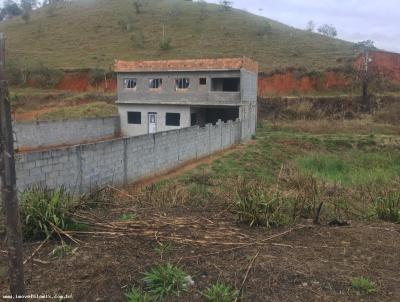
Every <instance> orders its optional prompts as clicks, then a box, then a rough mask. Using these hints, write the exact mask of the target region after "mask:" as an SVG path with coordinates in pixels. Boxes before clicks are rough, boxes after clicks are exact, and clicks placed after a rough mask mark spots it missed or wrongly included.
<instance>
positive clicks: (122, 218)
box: [118, 213, 138, 222]
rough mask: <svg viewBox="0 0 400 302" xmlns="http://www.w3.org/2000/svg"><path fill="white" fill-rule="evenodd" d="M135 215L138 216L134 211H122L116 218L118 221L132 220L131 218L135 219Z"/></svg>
mask: <svg viewBox="0 0 400 302" xmlns="http://www.w3.org/2000/svg"><path fill="white" fill-rule="evenodd" d="M137 217H138V216H137V215H136V214H134V213H124V214H122V215H121V216H120V217H119V218H118V221H120V222H127V221H132V220H136V219H137Z"/></svg>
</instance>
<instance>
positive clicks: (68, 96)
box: [10, 87, 117, 121]
mask: <svg viewBox="0 0 400 302" xmlns="http://www.w3.org/2000/svg"><path fill="white" fill-rule="evenodd" d="M10 100H11V107H12V111H13V117H14V120H16V121H31V120H59V119H65V118H83V117H105V116H113V115H117V108H116V106H115V105H114V102H115V100H116V95H115V93H103V92H81V93H79V92H71V91H62V90H51V89H46V90H42V89H36V88H16V87H13V88H11V90H10Z"/></svg>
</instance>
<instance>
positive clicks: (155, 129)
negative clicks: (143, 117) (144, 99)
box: [147, 112, 157, 134]
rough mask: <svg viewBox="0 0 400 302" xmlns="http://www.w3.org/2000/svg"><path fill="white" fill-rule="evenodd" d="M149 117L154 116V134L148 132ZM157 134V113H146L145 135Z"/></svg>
mask: <svg viewBox="0 0 400 302" xmlns="http://www.w3.org/2000/svg"><path fill="white" fill-rule="evenodd" d="M150 116H154V125H155V127H154V132H150ZM156 132H157V112H148V113H147V133H148V134H153V133H156Z"/></svg>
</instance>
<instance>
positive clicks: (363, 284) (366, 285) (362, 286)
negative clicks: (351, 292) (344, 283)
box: [351, 277, 376, 295]
mask: <svg viewBox="0 0 400 302" xmlns="http://www.w3.org/2000/svg"><path fill="white" fill-rule="evenodd" d="M351 286H352V287H353V288H354V289H355V290H358V291H359V292H362V293H364V294H367V295H368V294H372V293H374V292H375V291H376V289H375V283H374V282H372V281H371V280H369V279H367V278H363V277H361V278H355V279H352V280H351Z"/></svg>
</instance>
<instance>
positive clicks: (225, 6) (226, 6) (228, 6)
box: [219, 0, 233, 11]
mask: <svg viewBox="0 0 400 302" xmlns="http://www.w3.org/2000/svg"><path fill="white" fill-rule="evenodd" d="M232 4H233V2H232V1H228V0H220V1H219V5H221V7H222V10H224V11H228V10H230V9H231V8H232Z"/></svg>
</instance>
